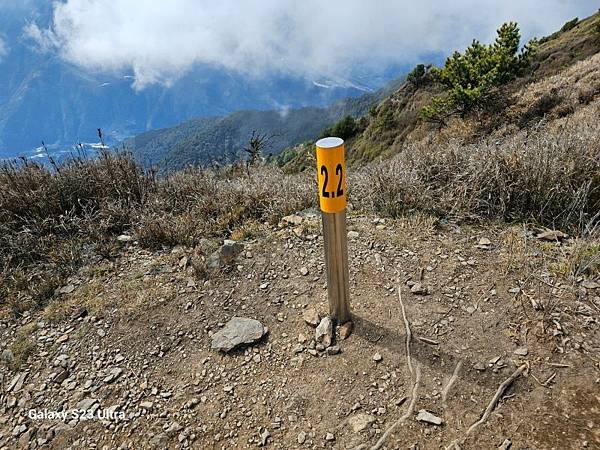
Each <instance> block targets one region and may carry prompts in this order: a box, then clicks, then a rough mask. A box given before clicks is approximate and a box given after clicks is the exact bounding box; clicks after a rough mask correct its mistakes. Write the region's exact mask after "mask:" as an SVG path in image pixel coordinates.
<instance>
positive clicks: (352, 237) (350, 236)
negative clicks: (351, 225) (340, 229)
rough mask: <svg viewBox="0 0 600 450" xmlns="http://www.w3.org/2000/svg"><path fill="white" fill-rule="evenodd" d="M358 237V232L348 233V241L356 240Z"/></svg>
mask: <svg viewBox="0 0 600 450" xmlns="http://www.w3.org/2000/svg"><path fill="white" fill-rule="evenodd" d="M358 236H359V234H358V231H348V238H349V239H356V238H357V237H358Z"/></svg>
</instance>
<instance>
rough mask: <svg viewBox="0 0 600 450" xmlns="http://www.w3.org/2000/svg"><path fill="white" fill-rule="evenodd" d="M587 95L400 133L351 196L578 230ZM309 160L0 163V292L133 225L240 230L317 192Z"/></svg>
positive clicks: (196, 239)
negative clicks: (494, 117) (466, 126)
mask: <svg viewBox="0 0 600 450" xmlns="http://www.w3.org/2000/svg"><path fill="white" fill-rule="evenodd" d="M598 114H599V111H598V105H597V104H590V105H587V106H586V107H585V108H582V109H581V110H580V111H579V112H578V113H577V114H576V115H575V116H572V117H569V118H568V119H561V121H556V122H553V123H552V124H551V125H545V126H544V125H540V126H539V127H538V129H537V130H531V129H527V130H523V131H520V132H518V133H516V134H512V135H509V137H505V138H502V139H500V140H490V139H485V140H482V141H480V142H478V143H477V144H460V143H458V142H456V141H450V142H448V143H446V144H444V145H438V146H436V147H431V146H428V145H425V144H414V145H407V146H406V147H405V148H403V150H402V151H401V152H400V153H399V154H398V155H396V156H395V157H394V158H392V159H390V160H384V161H381V162H379V163H373V164H370V165H367V166H364V167H362V168H360V169H357V170H354V171H353V172H352V173H351V179H350V181H349V187H350V189H351V192H350V201H351V203H352V204H353V205H354V207H355V208H357V209H359V210H360V211H362V212H367V213H374V214H377V215H380V216H391V217H398V216H401V215H405V214H410V213H413V212H416V211H418V212H420V213H424V214H426V215H429V216H432V217H435V218H437V219H445V220H447V219H450V220H456V221H465V220H468V221H473V220H476V221H481V220H489V219H493V220H495V219H501V220H506V221H525V222H532V223H535V224H539V225H541V226H547V227H550V228H559V229H563V230H566V231H568V232H570V233H573V234H577V235H582V236H594V235H597V229H598V223H599V219H600V215H599V211H600V147H599V146H600V144H599V142H600V140H599V131H598V128H597V117H598ZM314 183H315V182H314V179H313V176H312V172H310V173H309V172H305V173H301V174H297V175H285V174H284V173H283V172H282V171H281V170H280V169H278V168H276V167H273V166H261V167H255V168H252V169H251V170H250V171H249V172H248V171H246V170H245V169H242V168H241V167H227V168H222V169H219V170H201V169H189V170H185V171H182V172H177V173H174V174H172V175H170V176H168V177H166V178H161V179H157V178H156V177H155V176H154V175H153V174H152V173H149V172H146V171H144V170H143V169H142V168H141V167H140V166H139V165H137V164H136V163H135V162H134V160H133V159H132V158H131V157H130V155H127V154H103V155H101V156H100V157H99V158H97V159H91V160H82V159H78V160H72V161H69V162H66V163H65V164H63V165H61V166H58V167H56V168H48V167H44V166H42V165H39V164H34V163H30V162H21V163H12V164H8V165H5V166H4V167H3V168H2V169H1V170H0V187H1V189H0V228H1V231H2V233H1V235H0V241H1V245H0V258H1V267H2V269H3V270H2V274H1V277H2V278H1V279H0V289H1V291H0V295H1V298H2V302H3V303H5V304H7V305H10V307H11V308H12V310H13V311H14V312H18V311H22V310H25V309H28V308H30V307H32V306H39V305H42V304H44V302H46V301H47V300H48V299H49V298H50V297H52V295H53V294H54V291H55V289H56V288H57V287H60V286H61V283H63V282H64V280H65V278H66V277H67V276H68V275H69V274H70V273H72V272H73V270H75V268H76V267H78V266H80V265H81V264H83V263H84V262H86V261H88V262H89V261H90V260H93V259H94V258H99V259H103V258H108V259H110V258H111V257H112V256H114V255H115V254H117V252H118V248H119V242H118V241H117V240H116V237H117V236H118V235H119V234H121V233H124V232H128V233H132V234H134V235H135V237H136V238H137V239H138V240H139V241H140V243H141V244H142V245H143V246H144V247H146V248H150V249H157V248H161V247H163V246H166V247H172V246H176V245H185V246H189V247H194V246H196V245H198V244H199V243H200V241H201V240H202V239H203V238H211V237H230V236H232V235H233V237H239V236H244V235H245V234H247V233H248V232H249V231H248V230H249V229H250V228H251V226H252V224H253V223H256V222H264V221H268V222H270V223H277V222H278V221H279V220H280V219H281V217H283V216H285V215H286V214H290V213H292V212H296V211H299V210H303V209H306V208H308V207H312V206H315V205H316V187H315V185H314Z"/></svg>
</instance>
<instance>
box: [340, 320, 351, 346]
mask: <svg viewBox="0 0 600 450" xmlns="http://www.w3.org/2000/svg"><path fill="white" fill-rule="evenodd" d="M353 327H354V325H353V323H352V322H350V321H348V322H346V323H345V324H343V325H340V326H339V327H338V333H339V335H340V339H341V340H342V341H343V340H345V339H348V338H349V337H350V335H351V334H352V329H353Z"/></svg>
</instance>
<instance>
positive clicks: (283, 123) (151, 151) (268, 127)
mask: <svg viewBox="0 0 600 450" xmlns="http://www.w3.org/2000/svg"><path fill="white" fill-rule="evenodd" d="M401 83H402V80H397V81H394V82H392V83H389V84H388V85H387V86H386V87H384V88H382V89H380V90H378V91H377V92H375V93H372V94H365V95H363V96H361V97H358V98H348V99H345V100H341V101H338V102H336V103H334V104H332V105H331V106H329V107H326V108H318V107H305V108H298V109H280V110H270V111H257V110H245V111H238V112H235V113H233V114H230V115H227V116H224V117H216V118H206V119H195V120H191V121H188V122H184V123H182V124H180V125H178V126H176V127H172V128H165V129H162V130H153V131H149V132H146V133H142V134H140V135H138V136H136V137H135V138H132V139H128V140H126V141H125V142H124V145H125V147H126V148H128V149H130V150H131V151H133V153H134V154H135V155H136V157H137V158H138V159H139V160H140V161H141V162H142V163H143V164H145V165H147V166H149V165H155V166H158V167H160V168H161V169H165V168H168V169H169V170H171V169H176V168H180V167H184V166H186V165H206V164H210V163H211V162H215V161H216V162H231V161H234V160H237V159H240V158H242V157H243V149H244V147H245V146H246V145H247V144H248V140H249V138H250V136H251V135H252V132H253V131H255V130H256V131H257V132H260V133H264V134H266V135H268V136H273V138H272V139H271V140H270V146H269V148H268V149H267V150H266V152H267V153H272V154H277V153H279V152H280V151H281V150H283V149H284V148H286V147H289V146H291V145H295V144H297V143H300V142H303V141H306V140H308V139H314V138H315V137H316V136H317V135H318V134H319V133H320V132H321V131H322V130H323V129H324V128H326V127H327V126H330V125H332V124H333V123H335V122H336V121H338V120H339V119H340V118H342V117H344V116H346V115H352V116H361V115H364V114H366V113H367V112H368V111H369V108H371V107H372V106H373V105H375V104H377V103H378V102H379V101H381V99H383V98H385V97H386V96H387V95H389V94H390V93H391V92H393V91H394V90H395V89H397V87H398V86H399V85H400V84H401Z"/></svg>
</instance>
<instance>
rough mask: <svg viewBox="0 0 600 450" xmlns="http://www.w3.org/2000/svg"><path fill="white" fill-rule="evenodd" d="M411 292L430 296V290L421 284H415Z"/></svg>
mask: <svg viewBox="0 0 600 450" xmlns="http://www.w3.org/2000/svg"><path fill="white" fill-rule="evenodd" d="M410 292H412V293H413V294H415V295H427V294H429V289H428V288H427V286H424V285H422V284H421V283H415V284H413V285H412V287H411V288H410Z"/></svg>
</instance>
